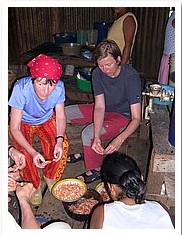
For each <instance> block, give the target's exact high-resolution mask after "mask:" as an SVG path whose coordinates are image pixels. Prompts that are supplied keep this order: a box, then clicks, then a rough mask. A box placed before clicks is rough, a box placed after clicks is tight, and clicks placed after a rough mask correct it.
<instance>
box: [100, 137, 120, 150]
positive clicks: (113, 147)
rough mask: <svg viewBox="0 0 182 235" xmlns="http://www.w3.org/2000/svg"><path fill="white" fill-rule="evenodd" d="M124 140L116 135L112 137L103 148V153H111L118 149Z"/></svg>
mask: <svg viewBox="0 0 182 235" xmlns="http://www.w3.org/2000/svg"><path fill="white" fill-rule="evenodd" d="M123 142H124V140H123V139H122V138H121V137H120V136H117V137H116V138H115V139H113V140H112V141H111V143H109V145H108V146H107V147H106V148H105V150H104V154H110V153H113V152H115V151H118V149H119V148H120V147H121V145H122V143H123Z"/></svg>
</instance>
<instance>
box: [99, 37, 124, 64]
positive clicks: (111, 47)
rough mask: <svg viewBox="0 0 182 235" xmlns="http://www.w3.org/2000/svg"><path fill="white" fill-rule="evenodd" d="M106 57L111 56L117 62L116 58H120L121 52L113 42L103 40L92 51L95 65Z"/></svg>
mask: <svg viewBox="0 0 182 235" xmlns="http://www.w3.org/2000/svg"><path fill="white" fill-rule="evenodd" d="M108 55H111V56H113V58H114V59H115V60H117V58H118V56H120V57H121V51H120V49H119V47H118V45H117V44H116V43H115V42H114V41H113V40H105V41H102V42H100V43H99V44H98V45H97V47H96V48H95V51H94V61H95V63H96V64H97V62H98V60H101V59H104V58H105V57H107V56H108Z"/></svg>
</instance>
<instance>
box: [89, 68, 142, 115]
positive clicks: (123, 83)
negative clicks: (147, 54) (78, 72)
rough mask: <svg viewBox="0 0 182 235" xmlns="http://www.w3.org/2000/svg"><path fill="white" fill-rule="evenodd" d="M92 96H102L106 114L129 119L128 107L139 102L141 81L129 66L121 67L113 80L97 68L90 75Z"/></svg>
mask: <svg viewBox="0 0 182 235" xmlns="http://www.w3.org/2000/svg"><path fill="white" fill-rule="evenodd" d="M92 85H93V91H94V96H97V95H100V94H104V97H105V105H106V109H105V111H106V112H116V113H119V114H122V115H124V116H125V117H127V118H131V112H130V105H131V104H136V103H140V102H141V80H140V75H139V73H138V72H137V71H136V70H135V69H134V68H133V67H132V66H131V65H121V71H120V73H119V75H118V76H117V77H115V78H111V77H108V76H106V75H105V74H104V73H103V72H102V71H101V70H100V69H99V68H98V67H97V68H96V69H94V71H93V73H92Z"/></svg>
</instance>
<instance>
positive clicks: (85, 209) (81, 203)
mask: <svg viewBox="0 0 182 235" xmlns="http://www.w3.org/2000/svg"><path fill="white" fill-rule="evenodd" d="M97 203H98V201H97V200H96V199H94V198H93V197H91V198H80V200H78V201H77V202H76V203H74V204H72V205H70V206H69V210H70V211H71V212H72V213H75V214H81V215H83V214H84V215H88V214H90V212H91V210H92V208H93V207H94V206H95V205H96V204H97Z"/></svg>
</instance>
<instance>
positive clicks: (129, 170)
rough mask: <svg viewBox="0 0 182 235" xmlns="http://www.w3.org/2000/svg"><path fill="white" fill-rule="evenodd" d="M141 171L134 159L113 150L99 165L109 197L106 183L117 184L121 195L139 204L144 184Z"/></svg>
mask: <svg viewBox="0 0 182 235" xmlns="http://www.w3.org/2000/svg"><path fill="white" fill-rule="evenodd" d="M141 176H142V175H141V171H140V168H139V166H138V165H137V163H136V161H135V160H134V159H132V158H131V157H129V156H127V155H126V154H123V153H120V152H114V153H111V154H107V155H106V156H105V158H104V160H103V163H102V166H101V179H102V181H103V182H104V186H105V188H106V191H107V193H108V194H109V195H110V197H111V192H110V190H109V187H108V183H110V184H117V185H118V186H119V187H120V188H121V190H122V195H121V199H122V198H123V197H128V198H132V199H134V200H135V203H137V204H141V203H143V202H144V199H145V189H146V185H145V183H144V181H143V180H142V178H141Z"/></svg>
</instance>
